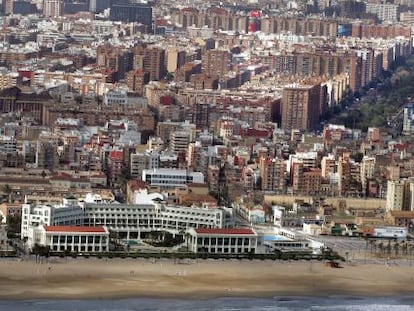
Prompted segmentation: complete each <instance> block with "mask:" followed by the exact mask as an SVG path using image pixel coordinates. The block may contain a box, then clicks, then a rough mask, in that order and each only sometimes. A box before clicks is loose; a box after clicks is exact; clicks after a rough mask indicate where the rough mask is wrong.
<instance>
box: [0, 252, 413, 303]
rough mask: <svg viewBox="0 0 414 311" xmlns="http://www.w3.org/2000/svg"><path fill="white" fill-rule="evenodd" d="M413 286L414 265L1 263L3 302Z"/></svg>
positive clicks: (404, 289)
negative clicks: (6, 300) (38, 299)
mask: <svg viewBox="0 0 414 311" xmlns="http://www.w3.org/2000/svg"><path fill="white" fill-rule="evenodd" d="M413 291H414V269H413V267H410V266H408V265H405V266H400V265H385V264H358V265H356V264H350V263H343V264H342V268H340V269H337V268H330V267H327V266H326V265H325V264H324V263H323V262H316V261H313V262H295V261H291V262H284V261H270V260H266V261H248V260H246V261H237V260H234V261H232V260H198V261H196V260H192V261H186V260H184V261H180V262H177V261H175V262H174V261H173V260H162V259H160V260H157V261H155V260H151V259H69V260H68V261H66V260H65V259H59V260H58V259H54V260H51V261H50V262H44V263H42V264H40V263H36V262H33V261H18V260H2V261H0V299H34V298H50V299H52V298H66V299H72V298H78V299H81V298H129V297H177V298H211V297H229V296H251V297H272V296H299V295H300V296H308V295H316V296H330V295H357V296H391V295H404V294H408V293H412V292H413Z"/></svg>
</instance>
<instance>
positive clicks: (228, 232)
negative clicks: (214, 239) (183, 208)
mask: <svg viewBox="0 0 414 311" xmlns="http://www.w3.org/2000/svg"><path fill="white" fill-rule="evenodd" d="M195 231H196V232H197V233H199V234H226V235H231V234H254V232H253V230H252V229H243V228H239V229H237V228H236V229H216V228H215V229H209V228H198V229H195Z"/></svg>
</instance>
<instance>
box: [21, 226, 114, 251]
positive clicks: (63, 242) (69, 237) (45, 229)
mask: <svg viewBox="0 0 414 311" xmlns="http://www.w3.org/2000/svg"><path fill="white" fill-rule="evenodd" d="M30 231H31V234H29V237H28V240H27V247H28V248H29V249H33V247H34V246H35V245H36V244H38V245H41V246H49V249H50V250H51V251H52V252H65V251H70V252H75V253H78V252H94V253H101V252H107V251H108V250H109V231H108V229H107V228H106V227H83V226H82V227H80V226H38V227H31V228H30Z"/></svg>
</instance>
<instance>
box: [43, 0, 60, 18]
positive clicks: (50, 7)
mask: <svg viewBox="0 0 414 311" xmlns="http://www.w3.org/2000/svg"><path fill="white" fill-rule="evenodd" d="M62 12H63V2H62V1H61V0H43V15H44V16H46V17H56V16H60V15H62Z"/></svg>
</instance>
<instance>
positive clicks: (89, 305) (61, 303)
mask: <svg viewBox="0 0 414 311" xmlns="http://www.w3.org/2000/svg"><path fill="white" fill-rule="evenodd" d="M0 310H1V311H3V310H4V311H6V310H7V311H15V310H16V311H138V310H139V311H141V310H142V311H176V310H177V311H213V310H214V311H247V310H249V311H302V310H309V311H412V310H413V311H414V297H394V298H363V297H326V298H322V297H316V298H315V297H274V298H217V299H197V300H192V299H149V298H148V299H147V298H136V299H119V300H118V299H102V300H20V301H16V300H3V301H0Z"/></svg>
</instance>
